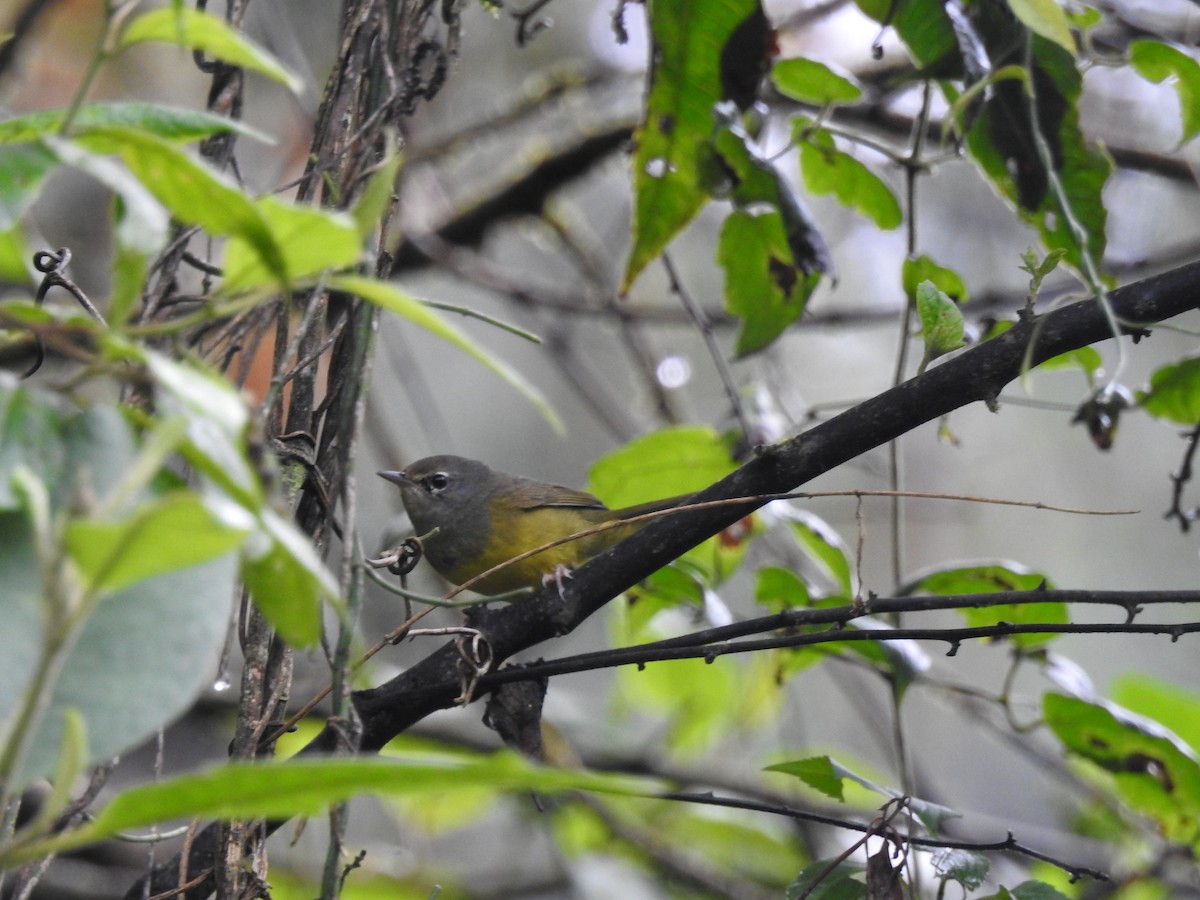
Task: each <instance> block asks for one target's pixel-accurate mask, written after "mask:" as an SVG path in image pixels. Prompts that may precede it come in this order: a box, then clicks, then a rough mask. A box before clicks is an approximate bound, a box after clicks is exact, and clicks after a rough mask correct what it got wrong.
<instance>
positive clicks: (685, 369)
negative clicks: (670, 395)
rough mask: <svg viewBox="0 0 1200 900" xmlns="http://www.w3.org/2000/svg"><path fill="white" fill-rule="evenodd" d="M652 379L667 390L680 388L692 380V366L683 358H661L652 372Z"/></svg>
mask: <svg viewBox="0 0 1200 900" xmlns="http://www.w3.org/2000/svg"><path fill="white" fill-rule="evenodd" d="M654 377H655V378H657V379H658V383H659V384H661V385H662V386H663V387H665V388H667V389H669V390H674V389H676V388H681V387H683V386H684V385H685V384H687V383H688V382H689V381H690V380H691V378H692V364H691V363H690V362H688V361H687V357H684V356H666V357H663V359H662V360H661V361H660V362H659V364H658V367H657V368H656V369H655V370H654Z"/></svg>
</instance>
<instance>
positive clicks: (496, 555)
mask: <svg viewBox="0 0 1200 900" xmlns="http://www.w3.org/2000/svg"><path fill="white" fill-rule="evenodd" d="M378 474H379V476H380V477H381V478H384V479H386V480H387V481H390V482H391V483H392V484H394V485H396V486H397V487H399V488H400V497H401V499H402V500H403V501H404V508H405V509H406V510H408V517H409V518H410V519H411V520H412V524H413V529H414V530H415V531H416V532H417V534H418V535H429V534H430V532H434V529H437V530H436V532H434V533H433V534H432V535H430V536H429V537H428V538H426V539H425V540H424V541H423V548H424V551H425V558H426V559H428V560H429V562H430V563H431V564H432V565H433V567H434V568H435V569H436V570H437V571H438V572H439V573H440V574H441V575H442V576H443V577H444V578H446V579H447V580H448V581H450V582H451V583H453V584H456V585H459V584H463V583H464V582H467V581H470V580H471V579H472V578H474V577H475V576H476V575H479V574H481V573H483V572H486V571H487V570H488V569H490V568H492V567H493V566H496V565H499V564H500V563H502V562H505V561H506V560H509V559H512V558H513V557H514V556H519V555H520V554H522V553H524V552H526V551H527V550H532V549H533V548H535V547H540V546H541V545H542V544H545V543H548V542H549V541H553V540H556V539H557V538H562V537H566V536H567V535H570V534H575V533H576V532H579V531H585V530H587V529H589V528H594V527H595V526H597V525H600V524H603V523H606V522H616V521H620V520H622V519H626V518H630V517H633V516H637V515H641V514H643V513H648V512H656V511H658V510H663V509H670V508H671V507H673V506H677V505H679V504H680V503H681V502H682V501H683V500H684V498H683V497H671V498H668V499H664V500H654V501H651V502H649V503H643V504H639V505H638V506H630V507H625V508H623V509H609V508H608V507H607V506H605V505H604V504H603V503H602V502H601V501H600V500H599V499H598V498H597V497H594V496H592V495H591V494H588V493H585V492H584V491H577V490H573V489H571V488H567V487H562V486H560V485H557V484H548V483H546V482H544V481H534V480H532V479H530V478H522V477H521V476H519V475H509V474H506V473H504V472H497V471H494V470H493V469H490V468H488V466H487V465H485V464H484V463H481V462H479V461H477V460H474V459H465V458H463V457H461V456H429V457H426V458H425V459H420V460H417V461H416V462H415V463H413V464H412V465H410V466H409V467H408V468H406V469H405V470H403V471H385V472H379V473H378ZM644 524H645V523H644V522H636V523H633V524H631V525H626V526H621V527H616V528H611V529H608V530H606V531H602V532H599V533H597V534H593V535H589V536H587V537H583V538H579V539H578V540H573V541H568V542H567V543H564V544H559V545H558V546H556V547H552V548H550V549H548V550H544V551H542V552H541V553H537V554H535V555H533V556H531V557H529V558H527V559H523V560H521V561H520V562H515V563H513V564H512V565H509V566H506V567H505V568H503V569H500V570H499V571H498V572H494V573H492V574H491V575H488V576H487V577H486V578H484V579H482V580H480V581H478V582H476V583H474V584H472V585H471V589H472V590H474V591H477V592H478V593H480V594H486V595H488V596H494V595H496V594H504V593H508V592H509V591H515V590H517V589H519V588H528V587H537V586H539V585H540V584H541V583H543V581H545V580H548V579H549V578H557V579H560V586H561V577H562V574H563V573H564V572H566V571H569V570H570V569H573V568H576V567H577V566H580V565H582V564H583V563H585V562H587V561H588V560H589V559H591V558H592V557H594V556H598V555H599V554H601V553H603V552H604V551H605V550H607V549H608V548H609V547H612V546H613V545H614V544H616V543H617V542H618V541H620V540H621V539H622V538H624V537H627V536H629V535H630V534H632V533H633V532H634V531H636V530H637V529H638V528H640V527H641V526H642V525H644Z"/></svg>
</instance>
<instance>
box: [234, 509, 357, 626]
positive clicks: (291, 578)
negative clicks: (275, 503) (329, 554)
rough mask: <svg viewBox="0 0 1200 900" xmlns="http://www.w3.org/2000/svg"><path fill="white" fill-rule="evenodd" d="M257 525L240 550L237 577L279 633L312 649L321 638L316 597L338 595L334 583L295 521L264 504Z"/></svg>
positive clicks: (319, 610) (319, 611) (317, 598)
mask: <svg viewBox="0 0 1200 900" xmlns="http://www.w3.org/2000/svg"><path fill="white" fill-rule="evenodd" d="M258 524H259V529H260V530H259V534H258V535H257V538H256V539H253V540H250V541H248V542H247V543H246V546H245V550H244V552H243V558H242V579H243V581H245V583H246V587H247V588H248V589H249V590H250V593H251V595H252V596H253V597H254V603H255V605H256V606H257V607H258V608H259V609H260V610H261V611H262V614H263V615H264V616H265V617H266V619H267V621H268V622H270V623H271V627H272V628H274V629H275V630H276V631H278V632H279V635H280V637H282V638H283V639H284V640H285V641H287V643H289V644H291V645H292V646H294V647H312V646H314V645H315V644H316V643H317V641H319V640H320V638H321V601H322V600H323V599H328V600H336V599H337V597H338V589H337V584H336V583H335V582H334V580H333V578H332V576H331V575H330V574H329V571H328V570H327V569H326V568H325V564H324V563H323V562H321V559H320V558H319V557H318V556H317V554H316V551H315V550H314V549H313V546H312V544H311V542H309V540H308V539H307V538H305V537H304V535H302V534H301V533H300V532H299V530H298V529H297V528H296V526H295V525H293V524H292V523H291V522H288V521H286V520H285V519H283V518H281V517H280V516H279V515H278V514H276V513H275V512H274V511H272V510H271V509H269V508H265V507H264V508H263V509H262V510H261V511H260V512H259V517H258Z"/></svg>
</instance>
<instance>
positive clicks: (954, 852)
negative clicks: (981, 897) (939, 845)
mask: <svg viewBox="0 0 1200 900" xmlns="http://www.w3.org/2000/svg"><path fill="white" fill-rule="evenodd" d="M929 862H930V864H931V865H932V866H933V868H934V871H936V872H937V873H938V875H939V876H941V877H942V878H949V879H951V880H953V881H957V882H958V883H959V884H961V885H962V886H963V887H964V888H966V889H967V890H968V891H973V890H975V889H976V888H978V887H979V886H980V885H981V884H983V882H984V881H985V880H986V879H987V874H988V869H989V868H990V865H991V864H990V863H989V862H988V858H987V857H986V856H984V855H983V854H982V853H975V852H973V851H971V850H958V849H950V848H943V849H941V850H937V851H935V852H934V854H933V855H932V856H931V857H930V859H929Z"/></svg>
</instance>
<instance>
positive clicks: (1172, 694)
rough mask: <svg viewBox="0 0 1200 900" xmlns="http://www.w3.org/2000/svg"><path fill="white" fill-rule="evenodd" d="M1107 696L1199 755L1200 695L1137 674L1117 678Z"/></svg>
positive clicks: (1132, 673) (1175, 685) (1131, 673)
mask: <svg viewBox="0 0 1200 900" xmlns="http://www.w3.org/2000/svg"><path fill="white" fill-rule="evenodd" d="M1110 693H1111V695H1112V699H1113V700H1114V701H1116V702H1117V703H1120V704H1121V705H1122V706H1124V707H1125V708H1126V709H1129V710H1132V711H1133V712H1135V713H1137V714H1139V715H1143V716H1146V717H1147V718H1150V719H1153V720H1154V721H1156V722H1161V723H1162V724H1163V725H1165V726H1166V727H1167V728H1170V729H1171V730H1172V731H1173V732H1175V733H1176V734H1177V735H1179V737H1181V738H1182V739H1183V740H1185V741H1187V743H1188V746H1190V747H1191V748H1192V749H1193V750H1196V751H1197V752H1200V694H1197V693H1196V692H1195V691H1189V690H1187V689H1186V688H1183V687H1180V686H1179V685H1177V684H1171V683H1170V682H1167V681H1162V680H1160V679H1158V678H1155V677H1153V676H1152V675H1147V674H1144V673H1141V672H1128V673H1126V674H1124V675H1118V676H1117V677H1116V678H1115V679H1114V680H1113V683H1112V686H1111V688H1110Z"/></svg>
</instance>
